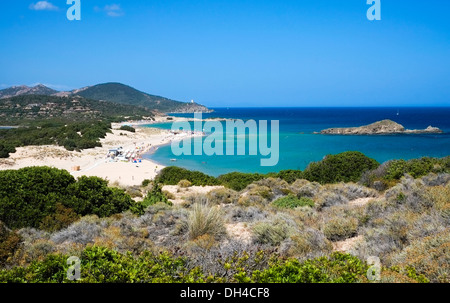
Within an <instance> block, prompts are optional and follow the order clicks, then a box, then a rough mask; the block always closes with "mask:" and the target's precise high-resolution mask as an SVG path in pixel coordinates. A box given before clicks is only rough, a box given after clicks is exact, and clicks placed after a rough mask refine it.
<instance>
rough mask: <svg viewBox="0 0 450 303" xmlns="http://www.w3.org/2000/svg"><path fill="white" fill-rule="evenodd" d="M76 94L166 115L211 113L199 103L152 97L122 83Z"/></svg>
mask: <svg viewBox="0 0 450 303" xmlns="http://www.w3.org/2000/svg"><path fill="white" fill-rule="evenodd" d="M74 93H75V94H76V95H79V96H82V97H85V98H89V99H94V100H104V101H110V102H115V103H121V104H130V105H139V106H144V107H147V108H150V109H154V110H158V111H160V112H164V113H169V112H172V113H174V112H177V113H180V112H182V113H190V112H196V111H203V112H208V111H210V110H209V109H208V108H207V107H205V106H203V105H200V104H197V103H186V102H180V101H175V100H171V99H168V98H164V97H161V96H155V95H150V94H147V93H144V92H141V91H139V90H137V89H134V88H132V87H130V86H128V85H124V84H121V83H103V84H98V85H94V86H90V87H86V88H83V89H80V90H78V91H76V92H75V91H74Z"/></svg>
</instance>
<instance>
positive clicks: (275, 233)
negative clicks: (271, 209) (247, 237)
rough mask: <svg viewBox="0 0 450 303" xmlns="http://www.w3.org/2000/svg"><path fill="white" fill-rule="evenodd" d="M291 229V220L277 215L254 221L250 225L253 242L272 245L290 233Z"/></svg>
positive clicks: (292, 225)
mask: <svg viewBox="0 0 450 303" xmlns="http://www.w3.org/2000/svg"><path fill="white" fill-rule="evenodd" d="M293 229H294V224H293V222H290V221H289V220H287V218H285V217H283V216H281V215H277V216H275V217H274V218H271V219H269V220H265V221H261V222H256V223H255V224H254V225H253V226H252V233H253V242H255V243H259V244H270V245H272V246H275V245H279V244H280V243H281V242H282V241H283V240H285V239H287V238H288V237H289V236H290V235H291V233H292V232H293Z"/></svg>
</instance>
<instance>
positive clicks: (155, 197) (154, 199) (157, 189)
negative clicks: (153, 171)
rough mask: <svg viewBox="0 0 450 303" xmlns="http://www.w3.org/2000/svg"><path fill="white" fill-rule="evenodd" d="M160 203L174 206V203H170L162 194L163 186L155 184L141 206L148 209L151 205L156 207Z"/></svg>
mask: <svg viewBox="0 0 450 303" xmlns="http://www.w3.org/2000/svg"><path fill="white" fill-rule="evenodd" d="M160 202H162V203H165V204H168V205H172V202H170V201H169V199H168V198H167V197H166V196H165V195H164V193H163V192H162V189H161V186H160V185H159V184H158V183H156V182H153V186H152V190H151V191H149V192H148V193H147V196H146V197H145V198H144V200H143V201H142V202H141V204H142V205H143V206H144V208H146V207H148V206H150V205H154V204H156V203H160Z"/></svg>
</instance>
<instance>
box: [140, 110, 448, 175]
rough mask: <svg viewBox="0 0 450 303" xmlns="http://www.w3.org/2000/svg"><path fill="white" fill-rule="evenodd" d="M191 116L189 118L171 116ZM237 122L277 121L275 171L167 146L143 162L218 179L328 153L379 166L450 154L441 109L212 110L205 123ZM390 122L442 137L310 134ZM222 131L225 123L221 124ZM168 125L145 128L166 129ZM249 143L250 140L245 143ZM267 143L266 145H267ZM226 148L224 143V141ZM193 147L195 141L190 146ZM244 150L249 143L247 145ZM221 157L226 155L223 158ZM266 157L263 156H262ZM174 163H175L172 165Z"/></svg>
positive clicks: (292, 165) (242, 159)
mask: <svg viewBox="0 0 450 303" xmlns="http://www.w3.org/2000/svg"><path fill="white" fill-rule="evenodd" d="M173 115H174V116H184V117H193V114H173ZM214 117H220V118H235V119H242V120H244V121H245V120H248V119H254V120H256V121H257V122H258V121H259V120H267V121H268V124H269V126H270V120H279V124H280V137H279V143H280V150H279V162H278V164H277V165H276V166H271V167H264V166H261V165H260V159H261V157H263V156H260V155H258V156H249V155H246V156H236V155H235V156H227V155H223V156H218V155H213V156H206V155H202V156H194V155H192V156H186V155H182V156H174V155H173V153H172V151H171V146H170V145H166V146H161V147H160V148H159V149H158V150H156V151H155V152H154V153H152V154H147V155H145V156H144V157H145V158H149V159H152V160H154V161H156V162H158V163H161V164H162V165H165V166H170V165H176V166H180V167H184V168H187V169H191V170H199V171H202V172H204V173H207V174H210V175H213V176H218V175H221V174H224V173H228V172H233V171H240V172H260V173H267V172H278V171H280V170H284V169H301V170H303V169H305V168H306V166H307V165H308V163H310V162H312V161H319V160H321V159H322V158H323V157H324V156H325V155H327V154H336V153H340V152H344V151H360V152H362V153H364V154H366V155H367V156H369V157H372V158H374V159H376V160H377V161H379V162H380V163H382V162H384V161H387V160H391V159H412V158H418V157H423V156H430V157H444V156H448V155H450V107H445V108H432V107H427V108H418V107H414V108H367V107H366V108H214V112H213V113H208V114H206V113H205V114H203V118H214ZM383 119H391V120H393V121H395V122H397V123H400V124H402V125H403V126H404V127H405V128H407V129H424V128H426V127H427V126H429V125H431V126H434V127H439V128H440V129H442V130H443V131H444V133H443V134H421V135H414V134H408V135H406V134H405V135H372V136H339V135H319V134H313V132H318V131H320V130H322V129H325V128H330V127H352V126H361V125H366V124H369V123H373V122H376V121H379V120H383ZM222 124H223V127H224V129H225V122H222ZM171 126H172V124H171V123H163V124H153V125H149V127H159V128H165V129H170V128H171ZM246 139H247V140H248V136H247V138H246ZM269 142H270V140H269ZM224 143H225V144H224V147H225V146H226V141H225V137H224ZM191 144H193V142H192V141H191ZM247 148H248V144H247ZM224 154H225V153H224ZM264 158H266V157H264ZM171 159H176V160H177V161H176V162H173V161H171Z"/></svg>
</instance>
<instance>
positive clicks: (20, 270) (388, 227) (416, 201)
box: [0, 158, 450, 283]
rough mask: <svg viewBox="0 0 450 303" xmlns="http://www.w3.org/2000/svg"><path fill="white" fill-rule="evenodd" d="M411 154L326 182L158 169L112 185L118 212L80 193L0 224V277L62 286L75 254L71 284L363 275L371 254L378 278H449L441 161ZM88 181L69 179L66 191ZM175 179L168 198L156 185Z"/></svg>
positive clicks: (449, 237)
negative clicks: (77, 267) (41, 212)
mask: <svg viewBox="0 0 450 303" xmlns="http://www.w3.org/2000/svg"><path fill="white" fill-rule="evenodd" d="M414 161H415V162H414ZM418 161H419V160H413V164H411V161H409V162H408V161H404V162H401V163H397V162H390V163H384V164H381V165H375V167H367V165H366V164H364V165H365V167H364V169H363V170H362V171H361V172H360V173H359V175H358V174H357V175H355V174H352V180H351V181H349V180H345V182H340V181H334V182H333V183H330V182H328V180H330V178H329V177H328V176H327V178H326V180H327V181H326V182H320V181H321V179H320V178H319V177H318V176H319V175H317V174H311V172H309V174H310V175H314V178H309V179H310V180H308V179H306V177H308V174H305V175H304V176H305V178H302V177H303V176H302V175H301V172H300V173H294V174H293V173H289V174H286V173H284V174H279V175H272V176H262V177H261V176H260V175H259V176H258V177H256V178H253V177H250V178H249V176H244V178H242V179H243V180H244V179H245V182H244V183H242V184H238V183H239V178H234V180H233V182H234V185H233V186H227V185H226V184H225V185H223V184H224V183H221V182H219V181H217V179H214V180H213V179H208V178H206V177H203V176H201V175H199V174H195V176H196V177H199V178H197V179H196V178H194V179H192V178H191V180H189V179H190V177H191V175H189V174H183V175H182V179H181V180H177V178H175V177H173V178H172V177H170V178H169V176H168V172H167V171H165V172H163V173H162V175H164V174H165V178H166V179H167V180H170V182H164V180H162V179H161V178H160V179H158V178H157V179H156V180H155V181H154V182H153V181H148V182H144V183H143V184H142V185H141V186H137V187H133V188H115V189H114V191H113V193H114V195H113V197H114V199H115V200H117V202H115V204H113V206H114V207H116V209H112V208H111V207H113V206H110V207H105V209H104V210H102V211H99V209H100V207H101V206H98V205H97V206H96V208H94V209H95V210H96V211H95V213H89V212H87V211H85V212H84V213H83V214H82V215H81V214H80V213H79V212H78V211H77V208H76V207H70V206H71V205H73V203H75V202H76V201H82V202H83V203H85V204H86V205H89V203H93V201H90V200H89V198H88V197H86V198H85V199H84V200H80V199H81V198H79V197H78V200H74V201H75V202H71V203H72V204H70V205H69V204H66V205H64V204H63V203H60V204H58V207H55V211H54V215H50V214H49V215H47V216H46V217H43V219H42V222H40V223H39V222H34V224H33V226H24V225H25V224H14V227H13V226H12V225H13V224H9V225H7V224H5V223H1V224H0V240H1V241H0V266H1V267H2V268H3V270H2V271H0V281H2V282H67V279H66V277H65V272H66V271H67V267H68V265H67V263H66V260H67V258H68V257H69V256H77V257H79V258H80V259H81V262H82V275H81V276H82V279H81V282H373V281H370V280H369V279H368V278H367V271H368V269H369V267H370V264H368V263H367V259H368V258H369V257H378V258H379V259H380V261H381V265H382V270H381V277H380V280H379V281H378V282H386V283H389V282H408V283H410V282H411V283H413V282H414V283H415V282H436V283H448V282H450V266H449V264H450V253H449V247H450V246H449V245H450V173H449V172H448V169H449V167H448V163H449V161H448V159H447V158H444V159H438V160H430V161H431V162H434V163H431V162H430V161H427V160H420V161H419V162H418ZM416 162H417V163H416ZM365 163H367V161H366V162H365ZM418 163H419V164H418ZM430 163H431V164H430ZM318 165H319V166H320V164H316V166H318ZM418 166H420V168H421V169H420V170H419V169H418ZM307 170H308V169H307ZM307 170H306V171H307ZM333 171H336V169H335V168H333ZM397 171H401V173H397ZM321 172H322V173H323V171H322V169H321ZM310 175H309V176H310ZM282 176H288V178H284V179H283V178H282ZM292 176H296V177H300V178H292ZM333 178H334V177H333ZM333 178H331V179H333ZM199 179H201V180H206V181H207V182H206V183H211V185H214V186H213V187H211V188H210V189H209V191H206V190H205V191H202V192H198V193H196V192H195V191H189V188H191V187H192V186H194V185H196V186H201V185H203V186H205V185H208V184H206V183H205V184H199V182H198V180H199ZM218 179H219V180H220V178H218ZM312 179H314V180H312ZM158 180H159V181H160V183H159V182H158ZM223 180H227V182H229V180H230V178H226V177H224V178H223ZM255 180H256V181H255ZM87 181H88V180H86V179H84V180H81V181H77V182H75V181H74V182H75V183H73V182H71V181H70V180H67V182H68V183H70V184H69V185H68V186H69V187H70V188H71V190H72V192H73V191H74V189H77V190H78V191H80V192H84V191H85V190H86V191H87V190H88V189H87V188H86V187H89V184H91V183H92V182H87ZM80 182H81V183H80ZM236 182H237V183H236ZM173 183H175V184H176V185H171V186H172V188H171V189H172V191H173V190H174V189H176V194H177V196H176V197H175V195H174V194H173V193H169V192H168V191H165V190H164V186H165V184H173ZM200 183H201V182H200ZM247 183H248V184H247ZM221 184H222V185H221ZM97 186H100V187H102V186H103V185H102V184H100V185H98V184H97ZM230 187H234V188H236V187H237V188H240V189H239V190H235V189H233V188H230ZM104 191H105V192H107V193H109V191H108V190H107V189H104ZM113 193H109V194H110V195H112V194H113ZM41 194H44V193H41ZM130 194H131V197H133V198H134V199H135V201H137V202H132V203H131V204H128V203H129V200H128V199H126V198H125V197H130ZM51 196H52V195H50V196H47V197H51ZM131 197H130V199H131ZM24 199H26V197H25V196H24ZM97 199H100V198H99V197H97ZM56 200H58V199H56ZM1 201H2V203H6V202H7V201H6V198H3V200H1ZM47 207H50V206H48V205H47ZM106 210H108V211H107V212H106ZM105 212H106V213H105ZM49 216H50V217H49ZM0 218H1V219H0V220H1V221H3V222H5V221H7V220H5V219H7V218H8V209H7V208H5V207H3V208H1V209H0ZM9 222H12V221H11V220H10V221H9Z"/></svg>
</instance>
